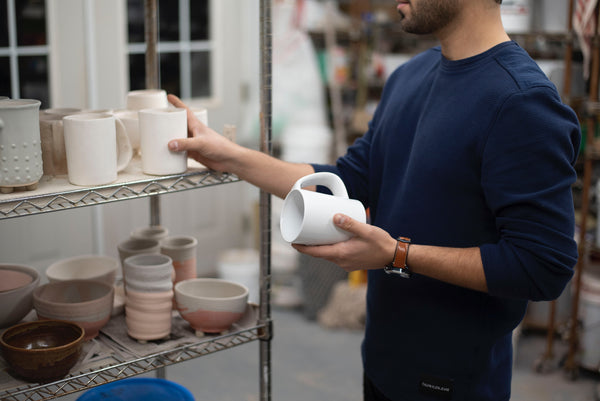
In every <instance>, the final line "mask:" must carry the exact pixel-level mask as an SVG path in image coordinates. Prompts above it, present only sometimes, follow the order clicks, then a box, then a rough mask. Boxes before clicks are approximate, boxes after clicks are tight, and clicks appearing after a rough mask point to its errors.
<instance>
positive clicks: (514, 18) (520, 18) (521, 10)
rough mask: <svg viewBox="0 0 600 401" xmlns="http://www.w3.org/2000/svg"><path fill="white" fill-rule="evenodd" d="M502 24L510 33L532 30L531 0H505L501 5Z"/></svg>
mask: <svg viewBox="0 0 600 401" xmlns="http://www.w3.org/2000/svg"><path fill="white" fill-rule="evenodd" d="M500 13H501V16H502V24H503V25H504V29H505V30H506V32H508V33H509V34H511V33H527V32H530V31H531V20H532V18H531V17H532V15H533V10H532V7H531V0H504V1H503V2H502V6H501V7H500Z"/></svg>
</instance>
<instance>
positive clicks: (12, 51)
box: [0, 0, 52, 100]
mask: <svg viewBox="0 0 600 401" xmlns="http://www.w3.org/2000/svg"><path fill="white" fill-rule="evenodd" d="M15 2H16V0H6V8H7V10H6V17H7V20H8V21H7V22H8V46H7V47H0V57H8V59H9V66H10V91H11V93H10V94H6V95H10V97H12V98H13V99H20V98H21V87H20V83H21V82H20V81H21V80H20V74H19V57H21V56H45V57H46V60H50V46H49V44H48V43H49V37H48V26H47V24H46V44H45V45H38V46H19V45H18V44H17V14H16V8H15ZM47 7H48V5H47V4H46V18H47V16H48V10H47ZM47 65H48V71H47V74H46V85H47V86H48V89H49V91H50V71H49V69H50V68H51V67H50V63H49V62H48V64H47ZM2 95H4V94H2ZM48 96H49V98H51V97H52V96H51V95H50V93H48ZM48 100H50V99H48Z"/></svg>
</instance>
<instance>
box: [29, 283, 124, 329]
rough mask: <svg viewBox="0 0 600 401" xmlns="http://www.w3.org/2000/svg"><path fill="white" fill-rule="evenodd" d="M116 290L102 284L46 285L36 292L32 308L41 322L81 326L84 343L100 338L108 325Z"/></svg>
mask: <svg viewBox="0 0 600 401" xmlns="http://www.w3.org/2000/svg"><path fill="white" fill-rule="evenodd" d="M114 295H115V288H114V286H112V285H110V284H107V283H105V282H103V281H94V280H67V281H59V282H55V283H48V284H44V285H42V286H40V287H38V288H36V289H35V291H34V292H33V306H34V308H35V311H36V312H37V314H38V317H39V318H40V319H57V320H65V321H68V322H73V323H77V324H79V325H80V326H81V327H83V328H84V330H85V339H86V340H87V339H91V338H94V337H96V336H97V335H98V331H99V330H100V329H101V328H102V327H103V326H104V325H105V324H106V323H108V321H109V319H110V316H111V313H112V308H113V302H114Z"/></svg>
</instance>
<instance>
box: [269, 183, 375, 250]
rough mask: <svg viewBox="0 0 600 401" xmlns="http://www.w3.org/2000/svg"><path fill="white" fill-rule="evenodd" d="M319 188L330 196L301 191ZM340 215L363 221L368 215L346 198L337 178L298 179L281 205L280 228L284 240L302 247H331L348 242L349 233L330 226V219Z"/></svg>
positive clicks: (333, 225)
mask: <svg viewBox="0 0 600 401" xmlns="http://www.w3.org/2000/svg"><path fill="white" fill-rule="evenodd" d="M311 185H322V186H325V187H327V188H329V190H330V191H331V193H332V195H328V194H323V193H319V192H315V191H310V190H306V189H303V188H304V187H307V186H311ZM336 213H343V214H345V215H347V216H350V217H351V218H353V219H355V220H358V221H360V222H361V223H364V222H366V220H367V215H366V212H365V208H364V207H363V205H362V203H360V202H359V201H357V200H355V199H349V198H348V192H347V191H346V187H345V186H344V183H343V181H342V180H341V178H340V177H338V176H337V175H335V174H333V173H327V172H321V173H314V174H309V175H307V176H304V177H302V178H300V179H299V180H298V181H296V183H295V184H294V186H293V187H292V190H291V191H290V192H289V193H288V195H287V196H286V198H285V201H284V202H283V209H282V210H281V218H280V222H279V223H280V229H281V236H282V237H283V239H284V240H286V241H287V242H291V243H297V244H305V245H325V244H334V243H336V242H341V241H345V240H347V239H349V238H350V237H351V234H349V233H348V232H347V231H344V230H342V229H340V228H338V227H336V225H335V224H334V223H333V216H334V215H335V214H336Z"/></svg>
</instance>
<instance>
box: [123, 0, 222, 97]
mask: <svg viewBox="0 0 600 401" xmlns="http://www.w3.org/2000/svg"><path fill="white" fill-rule="evenodd" d="M191 1H194V0H179V40H178V41H160V39H159V41H158V43H157V53H158V55H159V56H160V55H161V54H168V53H178V54H179V76H180V83H179V86H180V87H179V91H180V97H181V98H182V99H188V100H193V101H194V102H201V103H202V104H204V105H218V104H220V99H221V94H220V85H219V84H218V83H219V82H220V79H221V76H220V73H219V71H220V68H219V60H220V58H221V54H220V51H219V46H218V45H217V44H218V43H219V41H220V37H219V30H218V29H216V27H215V25H216V24H214V23H211V24H210V32H209V39H208V40H191V39H190V34H191V32H190V22H189V14H190V13H189V12H190V2H191ZM218 4H219V2H218V1H215V0H208V7H209V14H210V15H209V20H210V21H211V22H212V21H221V20H220V19H219V16H220V14H221V12H220V9H221V7H220V6H219V5H218ZM127 12H128V10H127V8H126V13H127ZM158 12H159V13H160V10H158ZM125 20H126V21H127V17H125ZM126 41H127V45H126V49H127V50H126V51H127V54H126V59H127V71H128V74H129V73H130V70H129V69H130V67H129V57H130V56H132V55H140V54H144V53H145V52H146V44H145V43H129V38H127V40H126ZM194 52H208V53H209V54H210V55H209V57H210V72H209V76H210V86H209V88H210V89H209V90H210V95H209V96H208V97H194V98H192V93H191V91H192V70H191V65H192V58H191V56H192V53H194ZM128 76H129V75H128Z"/></svg>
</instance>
